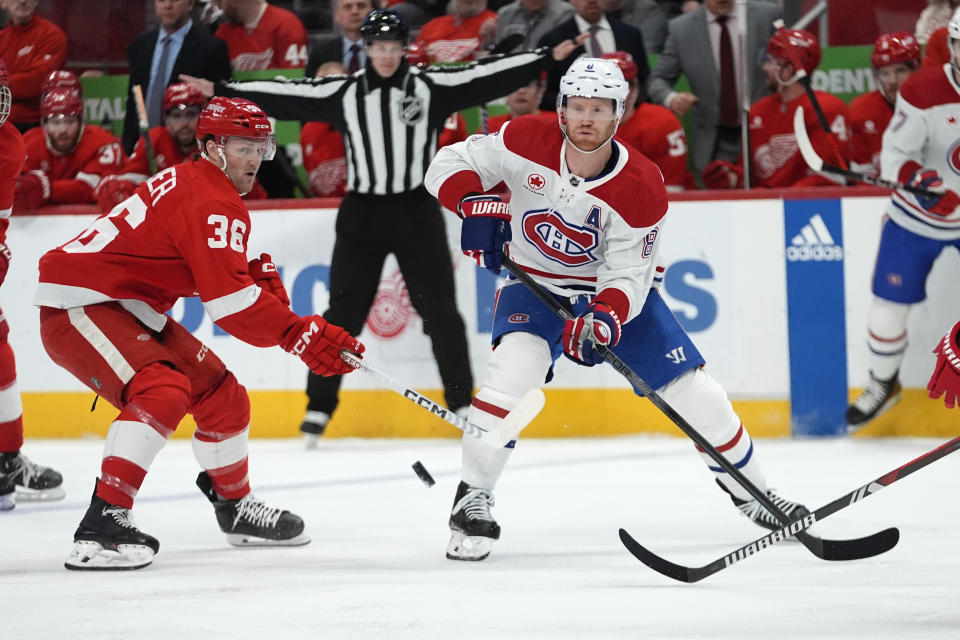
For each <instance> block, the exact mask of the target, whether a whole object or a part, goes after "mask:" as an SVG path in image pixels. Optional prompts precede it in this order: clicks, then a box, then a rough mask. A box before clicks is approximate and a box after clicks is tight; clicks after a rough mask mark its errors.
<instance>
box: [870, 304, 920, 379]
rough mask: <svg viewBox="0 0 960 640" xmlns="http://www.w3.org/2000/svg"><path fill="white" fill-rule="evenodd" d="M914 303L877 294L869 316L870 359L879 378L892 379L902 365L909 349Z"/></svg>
mask: <svg viewBox="0 0 960 640" xmlns="http://www.w3.org/2000/svg"><path fill="white" fill-rule="evenodd" d="M909 314H910V305H908V304H901V303H899V302H891V301H889V300H884V299H883V298H877V297H874V299H873V304H872V305H871V307H870V316H869V318H868V319H867V346H869V347H870V355H869V358H868V362H869V363H870V371H871V372H872V373H873V375H874V377H875V378H878V379H880V380H889V379H890V378H892V377H893V376H894V374H895V373H897V371H898V370H899V369H900V364H901V363H902V362H903V355H904V353H905V351H906V349H907V316H908V315H909Z"/></svg>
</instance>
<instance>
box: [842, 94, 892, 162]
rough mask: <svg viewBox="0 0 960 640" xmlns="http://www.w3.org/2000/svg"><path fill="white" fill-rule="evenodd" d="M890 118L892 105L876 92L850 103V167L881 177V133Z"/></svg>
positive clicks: (858, 97)
mask: <svg viewBox="0 0 960 640" xmlns="http://www.w3.org/2000/svg"><path fill="white" fill-rule="evenodd" d="M892 117H893V105H892V104H890V102H889V101H888V100H887V99H886V98H884V97H883V93H882V92H880V91H879V90H877V91H871V92H870V93H865V94H863V95H861V96H857V97H856V98H855V99H854V101H853V102H851V103H850V168H851V169H853V170H854V171H859V172H860V173H866V174H867V175H871V176H879V175H880V149H881V147H882V146H883V132H884V131H886V129H887V125H888V124H890V119H891V118H892Z"/></svg>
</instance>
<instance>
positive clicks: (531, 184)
mask: <svg viewBox="0 0 960 640" xmlns="http://www.w3.org/2000/svg"><path fill="white" fill-rule="evenodd" d="M567 144H569V143H567V142H566V140H565V138H564V137H563V134H562V132H561V131H560V128H559V126H558V125H557V123H556V122H551V121H548V120H546V119H545V118H542V117H539V116H523V117H520V118H516V119H514V120H512V121H510V122H509V123H508V124H507V125H505V126H504V127H503V129H501V130H500V132H499V133H498V134H491V135H487V136H482V135H477V136H471V137H470V138H469V139H467V140H466V141H465V142H460V143H457V144H454V145H450V146H447V147H444V148H442V149H440V151H439V152H438V153H437V156H436V157H435V158H434V160H433V162H432V163H431V164H430V168H429V169H428V170H427V175H426V179H425V181H424V184H425V185H426V187H427V189H428V190H429V191H430V193H432V194H434V195H435V196H437V197H438V199H439V200H440V202H441V204H443V205H444V206H445V207H447V208H448V209H451V210H453V211H456V210H457V205H458V204H459V202H460V199H461V198H463V197H464V196H466V195H468V194H470V193H482V192H486V191H489V190H490V189H493V188H494V187H496V186H497V185H498V184H499V183H500V182H501V181H502V182H504V183H505V184H506V186H507V187H508V188H509V189H510V192H511V194H512V196H511V200H510V213H511V216H512V220H511V223H510V224H511V231H512V234H513V240H512V241H511V242H510V245H509V255H510V257H511V258H512V259H513V260H514V262H516V263H517V264H518V265H519V266H520V267H522V268H523V270H524V271H526V272H527V273H529V274H530V275H531V276H533V278H534V279H535V280H537V281H538V282H539V283H540V284H542V285H543V286H545V287H546V288H547V289H549V290H550V291H552V292H554V293H556V294H559V295H562V296H576V295H582V294H584V293H588V294H592V293H598V294H599V293H601V292H603V294H602V297H603V299H604V300H605V301H607V302H608V303H609V302H611V301H614V304H611V306H612V307H613V308H614V310H615V311H616V312H617V313H618V315H619V316H620V319H621V321H622V322H624V323H626V322H629V321H630V319H632V318H634V317H636V316H637V315H638V314H639V313H640V309H641V308H642V307H643V303H644V300H645V299H646V296H647V292H648V291H649V290H650V286H651V283H652V281H653V278H654V275H655V273H656V259H657V248H658V246H659V242H657V240H658V239H659V235H660V233H661V231H662V230H663V223H664V219H665V216H666V212H667V194H666V188H665V187H664V185H663V178H662V177H661V175H660V171H659V170H658V169H657V167H656V165H655V164H653V162H651V161H650V160H648V159H647V158H645V157H644V156H643V155H642V154H640V153H639V152H638V151H636V150H635V149H633V148H631V147H628V146H625V145H623V144H621V143H618V142H613V145H614V155H613V158H612V159H611V163H610V164H608V167H607V170H605V172H604V173H603V174H601V175H600V176H599V177H596V178H593V179H590V180H584V179H583V178H582V177H580V176H576V175H573V174H571V173H570V172H569V170H568V169H567V164H566V162H565V161H564V152H565V148H566V145H567ZM611 165H612V166H611Z"/></svg>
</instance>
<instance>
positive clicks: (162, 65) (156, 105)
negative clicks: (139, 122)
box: [147, 36, 171, 127]
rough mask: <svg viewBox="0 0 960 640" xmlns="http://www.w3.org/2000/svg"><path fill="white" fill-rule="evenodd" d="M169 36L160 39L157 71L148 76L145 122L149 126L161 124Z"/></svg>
mask: <svg viewBox="0 0 960 640" xmlns="http://www.w3.org/2000/svg"><path fill="white" fill-rule="evenodd" d="M170 40H171V38H170V36H164V37H163V39H162V40H161V41H160V42H161V43H162V44H163V49H162V50H161V52H160V62H158V63H157V73H156V74H154V76H153V77H152V78H150V86H149V87H147V122H149V124H150V126H151V127H156V126H157V125H160V124H163V113H162V106H163V93H164V91H166V90H167V80H169V78H168V77H167V76H168V75H169V74H168V73H167V57H168V55H169V53H170Z"/></svg>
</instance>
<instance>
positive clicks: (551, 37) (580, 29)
mask: <svg viewBox="0 0 960 640" xmlns="http://www.w3.org/2000/svg"><path fill="white" fill-rule="evenodd" d="M570 4H572V5H573V8H574V10H575V11H576V13H575V14H574V15H573V16H572V17H571V18H570V19H569V20H567V21H565V22H562V23H560V24H559V25H557V27H556V28H554V29H553V30H552V31H550V32H548V33H547V34H546V35H544V36H543V37H542V38H541V39H540V42H539V44H538V45H537V46H539V47H555V46H556V45H558V44H560V43H561V42H563V41H564V40H569V39H575V38H576V37H577V36H579V35H580V34H589V35H590V37H589V38H587V40H586V41H585V42H584V44H583V47H584V50H585V54H586V55H588V56H590V57H592V58H602V57H603V54H605V53H613V52H614V51H626V52H627V53H629V54H630V55H631V56H633V59H634V60H635V61H636V62H637V80H638V82H640V83H641V84H643V83H645V82H646V81H647V76H648V75H650V67H648V66H647V52H646V50H645V49H644V45H643V35H642V34H641V33H640V30H639V29H637V28H636V27H634V26H633V25H630V24H627V23H626V22H623V21H621V20H617V19H616V18H610V17H608V16H606V15H604V10H605V8H606V5H605V2H604V0H570ZM573 61H574V56H570V57H569V58H567V59H566V60H563V61H561V62H560V63H558V64H555V65H553V67H551V69H550V72H549V74H548V76H547V89H546V91H544V94H543V100H542V101H541V102H540V108H541V109H542V110H544V111H552V110H555V109H556V108H557V91H558V89H559V87H560V78H561V77H562V76H563V74H564V73H566V72H567V69H568V68H570V65H571V64H573Z"/></svg>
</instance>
